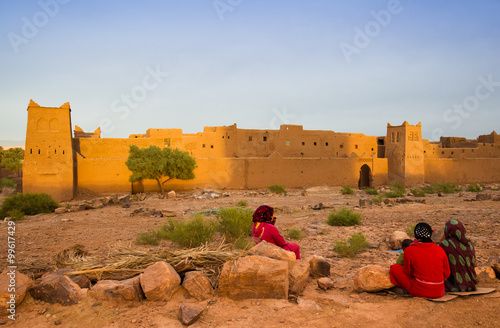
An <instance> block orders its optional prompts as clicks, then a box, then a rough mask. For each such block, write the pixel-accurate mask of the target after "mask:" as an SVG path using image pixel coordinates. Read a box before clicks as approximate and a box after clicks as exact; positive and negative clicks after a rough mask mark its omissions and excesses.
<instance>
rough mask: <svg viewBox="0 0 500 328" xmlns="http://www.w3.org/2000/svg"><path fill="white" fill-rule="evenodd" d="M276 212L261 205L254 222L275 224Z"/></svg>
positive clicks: (269, 207) (255, 213)
mask: <svg viewBox="0 0 500 328" xmlns="http://www.w3.org/2000/svg"><path fill="white" fill-rule="evenodd" d="M273 216H274V210H273V208H272V207H271V206H267V205H261V206H259V207H258V208H257V209H256V210H255V212H254V213H253V222H265V223H271V224H274V218H273Z"/></svg>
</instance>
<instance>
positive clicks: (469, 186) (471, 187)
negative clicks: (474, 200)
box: [467, 183, 482, 192]
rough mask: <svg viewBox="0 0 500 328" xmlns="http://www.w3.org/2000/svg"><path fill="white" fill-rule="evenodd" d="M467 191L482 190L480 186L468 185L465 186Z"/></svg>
mask: <svg viewBox="0 0 500 328" xmlns="http://www.w3.org/2000/svg"><path fill="white" fill-rule="evenodd" d="M467 191H470V192H481V191H482V189H481V186H480V185H478V184H477V183H473V184H470V185H468V186H467Z"/></svg>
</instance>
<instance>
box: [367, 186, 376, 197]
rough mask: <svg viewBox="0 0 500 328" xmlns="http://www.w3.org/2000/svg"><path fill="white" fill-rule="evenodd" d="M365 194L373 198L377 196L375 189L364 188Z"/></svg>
mask: <svg viewBox="0 0 500 328" xmlns="http://www.w3.org/2000/svg"><path fill="white" fill-rule="evenodd" d="M365 192H366V193H367V194H368V195H373V196H376V195H378V190H377V189H373V188H366V189H365Z"/></svg>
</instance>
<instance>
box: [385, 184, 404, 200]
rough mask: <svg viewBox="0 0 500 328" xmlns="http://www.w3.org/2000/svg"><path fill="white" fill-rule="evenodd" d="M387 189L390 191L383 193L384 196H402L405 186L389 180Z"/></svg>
mask: <svg viewBox="0 0 500 328" xmlns="http://www.w3.org/2000/svg"><path fill="white" fill-rule="evenodd" d="M389 189H390V191H388V192H386V193H384V196H385V197H389V198H396V197H404V195H405V193H406V188H405V186H404V185H403V184H401V183H399V182H396V183H394V182H391V183H390V184H389Z"/></svg>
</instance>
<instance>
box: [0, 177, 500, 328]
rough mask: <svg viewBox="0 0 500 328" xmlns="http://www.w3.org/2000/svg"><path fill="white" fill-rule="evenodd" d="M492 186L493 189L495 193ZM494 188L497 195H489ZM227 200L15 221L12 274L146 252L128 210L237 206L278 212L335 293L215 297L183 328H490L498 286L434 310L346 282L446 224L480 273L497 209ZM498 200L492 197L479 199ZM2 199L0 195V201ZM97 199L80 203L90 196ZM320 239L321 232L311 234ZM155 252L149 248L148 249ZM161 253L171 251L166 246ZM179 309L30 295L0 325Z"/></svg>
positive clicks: (132, 316)
mask: <svg viewBox="0 0 500 328" xmlns="http://www.w3.org/2000/svg"><path fill="white" fill-rule="evenodd" d="M494 187H497V186H494ZM495 189H496V188H495ZM224 192H226V193H227V194H228V195H229V196H228V197H222V198H216V199H196V198H195V197H193V195H194V194H197V195H200V194H201V192H200V191H198V192H196V191H193V192H190V193H184V194H181V195H180V196H181V197H179V198H176V199H160V198H159V197H158V195H156V194H150V195H148V197H147V198H146V199H145V200H144V201H140V202H139V201H137V202H133V203H132V205H131V207H130V208H122V207H121V206H120V205H112V206H107V207H104V208H102V209H96V210H86V211H81V212H70V213H63V214H54V213H51V214H40V215H36V216H31V217H26V218H25V219H24V220H23V221H21V222H16V235H15V238H16V250H17V253H16V260H17V265H18V270H20V271H21V272H23V273H26V274H28V275H30V276H32V277H37V276H39V275H40V274H41V273H43V272H45V271H47V270H51V269H53V268H54V266H55V261H54V256H55V255H56V254H57V253H59V252H60V251H62V250H63V249H65V248H67V247H70V246H73V245H75V244H82V245H84V246H85V247H86V249H87V250H88V251H89V252H90V253H91V254H93V255H96V254H100V253H102V252H105V251H106V250H108V249H109V248H110V247H113V246H116V245H127V246H131V247H133V248H137V249H142V250H147V249H149V248H150V247H148V246H138V245H135V244H134V241H135V239H136V237H137V235H138V233H139V232H142V231H145V230H147V229H150V228H155V227H159V226H160V225H162V224H163V223H164V222H165V221H166V220H165V218H152V217H143V216H130V213H131V212H132V211H133V210H134V209H137V208H140V207H146V208H150V209H151V208H154V209H157V210H172V211H177V212H179V213H181V214H182V215H183V216H189V215H190V214H192V213H196V212H198V211H201V210H206V209H212V208H215V207H221V206H233V205H235V204H236V203H237V202H238V201H240V200H244V201H246V202H247V203H248V206H249V207H251V208H252V209H255V208H257V207H258V206H259V205H262V204H267V205H270V206H273V207H276V208H278V213H277V218H278V219H277V223H276V226H277V227H278V229H279V230H280V231H281V232H282V234H286V231H287V230H289V229H291V228H300V229H302V230H303V231H304V233H305V237H304V238H303V239H301V240H300V241H298V243H299V244H300V247H301V254H302V257H303V259H307V258H308V257H310V256H312V255H320V256H324V257H325V258H327V259H328V261H329V262H330V264H331V274H332V279H333V280H334V281H335V288H334V289H331V290H328V291H322V290H319V289H318V288H317V283H316V280H310V281H309V283H308V286H307V288H306V289H305V291H304V293H303V295H301V296H300V297H299V299H298V302H295V301H292V300H290V301H289V300H256V299H255V300H245V301H232V300H230V299H227V298H221V297H218V296H215V297H214V298H213V299H212V300H210V301H208V302H204V304H206V305H207V309H206V311H205V312H204V314H203V315H202V317H201V319H200V320H198V321H197V322H196V323H194V324H193V325H192V326H191V327H363V328H365V327H475V326H481V327H499V326H500V289H499V287H500V280H498V279H493V280H483V281H481V282H480V284H479V286H481V287H494V288H496V289H497V290H496V291H495V292H493V293H491V294H488V295H481V296H469V297H459V298H457V299H454V300H452V301H449V302H445V303H437V302H431V301H428V300H425V299H421V298H413V297H405V296H400V295H395V294H392V293H389V292H380V293H361V294H359V293H357V292H355V291H354V290H353V288H352V278H353V276H354V274H355V273H356V271H357V270H358V269H359V268H360V267H362V266H365V265H369V264H377V265H381V266H384V267H389V266H390V265H391V264H393V263H394V262H395V260H396V258H397V256H398V254H397V253H395V252H391V251H389V250H388V246H387V244H386V243H387V240H388V237H389V235H390V234H391V233H392V232H393V231H396V230H401V231H406V230H407V228H408V227H409V226H410V225H411V224H416V223H418V222H420V221H425V222H427V223H429V224H431V225H432V226H433V228H435V229H436V230H437V229H442V228H443V227H444V224H445V222H446V221H447V220H449V219H452V218H453V219H458V220H460V221H462V222H463V223H464V224H465V226H466V228H467V230H468V235H469V236H470V237H471V238H472V240H473V242H474V245H475V247H476V253H477V264H478V265H484V264H485V262H486V261H487V260H488V259H489V258H490V257H492V256H498V255H500V254H499V249H500V234H499V232H500V202H498V201H492V200H486V201H465V200H466V199H471V198H475V194H474V193H468V192H464V193H463V195H459V194H458V193H455V194H451V195H444V196H443V197H438V196H437V195H427V197H425V200H426V203H425V204H422V203H414V202H411V203H406V204H395V205H393V206H390V205H382V206H380V205H373V206H371V207H363V208H359V207H358V206H357V205H358V204H359V199H360V198H367V199H369V198H371V196H368V195H366V194H365V193H364V192H362V191H356V193H355V194H354V195H350V196H344V195H342V194H341V193H340V188H331V187H314V188H309V189H307V194H306V195H301V190H292V191H289V195H288V196H277V195H272V194H266V193H265V192H264V191H260V192H259V191H257V192H255V191H224ZM484 192H488V193H491V194H493V195H500V192H499V191H491V190H489V191H484ZM2 197H4V196H3V195H2V194H0V201H1V198H2ZM91 197H96V195H91V194H89V195H80V198H81V199H83V198H91ZM320 202H327V203H330V204H333V206H334V208H335V209H339V208H342V207H346V208H352V209H354V210H355V211H357V212H359V213H361V215H362V220H361V224H360V225H357V226H354V227H331V226H328V225H327V224H326V223H325V221H326V219H327V216H328V214H329V213H330V212H331V211H332V209H322V210H313V209H311V208H308V205H310V206H314V205H316V204H318V203H320ZM0 228H1V231H2V235H1V239H0V240H1V245H0V261H1V263H2V266H3V267H5V265H4V264H6V263H7V262H6V257H7V256H6V255H7V224H6V223H0ZM318 232H321V233H318ZM357 232H361V233H363V234H364V235H365V236H366V237H367V239H368V241H369V242H370V243H371V244H372V247H371V248H369V249H368V250H367V251H365V252H363V253H361V254H358V256H357V257H355V258H353V259H348V258H341V257H338V256H337V255H336V253H335V252H334V251H333V245H334V243H335V242H336V241H342V240H346V239H347V238H348V237H349V236H350V235H351V234H353V233H357ZM155 247H157V246H155ZM160 247H173V246H172V245H171V244H169V243H168V242H165V243H164V244H162V245H160ZM181 302H196V301H195V300H194V299H192V298H189V296H188V295H187V294H186V292H185V291H183V289H179V291H178V292H177V293H176V294H175V295H174V298H173V299H172V300H171V301H169V302H149V301H144V302H142V303H139V304H135V305H133V306H127V307H116V306H111V305H109V304H106V303H100V302H96V301H94V300H92V299H87V300H85V301H81V302H80V303H79V304H77V305H73V306H67V307H65V306H61V305H58V304H48V303H44V302H39V301H35V300H33V299H32V298H31V297H30V296H29V295H28V296H27V298H26V299H25V301H24V302H23V303H22V304H21V305H20V306H18V308H17V316H16V318H17V319H16V320H15V322H13V321H12V320H9V319H8V318H6V317H3V318H0V323H2V324H3V325H4V326H6V327H10V326H15V327H40V328H44V327H52V326H54V325H55V322H56V321H58V322H57V323H58V324H59V322H60V324H59V326H60V327H91V328H93V327H96V328H97V327H117V328H118V327H119V328H131V327H182V326H183V325H182V324H181V323H180V321H179V320H178V307H179V304H180V303H181Z"/></svg>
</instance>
